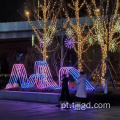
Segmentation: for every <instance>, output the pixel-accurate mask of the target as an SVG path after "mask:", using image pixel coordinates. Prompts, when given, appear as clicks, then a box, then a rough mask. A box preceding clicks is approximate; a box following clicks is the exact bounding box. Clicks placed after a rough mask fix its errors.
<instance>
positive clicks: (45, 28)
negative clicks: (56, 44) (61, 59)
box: [25, 0, 62, 61]
mask: <svg viewBox="0 0 120 120" xmlns="http://www.w3.org/2000/svg"><path fill="white" fill-rule="evenodd" d="M42 3H43V4H42ZM27 5H28V7H30V8H31V6H30V2H27ZM61 5H62V4H60V7H59V8H58V7H56V2H54V3H52V0H41V1H40V0H38V5H37V7H36V8H33V9H30V10H31V12H30V11H28V10H26V11H25V13H26V16H27V18H28V22H29V23H30V25H31V26H32V29H33V30H34V32H35V34H36V36H37V39H38V41H39V46H36V45H35V44H34V45H35V47H36V48H38V49H39V50H40V51H41V53H42V55H43V60H45V61H46V59H47V57H48V56H47V48H48V46H50V45H51V43H52V41H53V38H54V35H55V34H56V33H57V32H58V31H57V27H56V25H57V20H58V19H57V17H58V14H59V12H60V8H61ZM55 9H56V10H55ZM31 14H32V15H33V17H34V19H35V20H36V21H37V23H38V25H39V26H40V28H41V30H39V29H38V26H37V25H35V24H34V22H33V21H32V20H31V18H30V17H31V16H32V15H31Z"/></svg>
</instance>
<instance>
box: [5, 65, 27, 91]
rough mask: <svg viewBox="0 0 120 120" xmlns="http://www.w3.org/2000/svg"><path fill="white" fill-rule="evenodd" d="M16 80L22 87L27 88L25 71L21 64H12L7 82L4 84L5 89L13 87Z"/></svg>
mask: <svg viewBox="0 0 120 120" xmlns="http://www.w3.org/2000/svg"><path fill="white" fill-rule="evenodd" d="M18 80H19V81H20V85H21V87H22V88H29V84H28V83H29V82H28V78H27V73H26V70H25V67H24V65H23V64H14V65H13V68H12V72H11V76H10V79H9V83H8V84H7V85H6V88H5V89H9V88H15V84H17V82H18Z"/></svg>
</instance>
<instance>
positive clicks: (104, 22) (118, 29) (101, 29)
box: [87, 0, 120, 87]
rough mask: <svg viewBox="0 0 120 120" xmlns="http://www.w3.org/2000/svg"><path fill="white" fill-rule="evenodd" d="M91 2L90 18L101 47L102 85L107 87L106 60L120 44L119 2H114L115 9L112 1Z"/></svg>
mask: <svg viewBox="0 0 120 120" xmlns="http://www.w3.org/2000/svg"><path fill="white" fill-rule="evenodd" d="M98 2H99V6H98V4H97V2H96V0H91V3H90V4H89V5H87V9H88V13H89V16H90V18H91V20H92V24H93V26H94V32H93V35H94V38H95V39H96V40H95V41H97V42H98V43H99V45H100V47H101V51H102V65H101V74H102V76H101V84H102V85H103V87H104V86H105V74H106V69H107V66H106V62H105V61H106V60H107V58H108V57H107V52H108V51H111V52H116V51H117V48H118V44H119V43H120V34H119V33H120V16H119V0H114V1H112V2H113V4H114V7H113V8H112V6H111V5H110V2H111V1H110V0H105V1H102V0H101V1H98Z"/></svg>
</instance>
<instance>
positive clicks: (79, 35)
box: [65, 0, 92, 71]
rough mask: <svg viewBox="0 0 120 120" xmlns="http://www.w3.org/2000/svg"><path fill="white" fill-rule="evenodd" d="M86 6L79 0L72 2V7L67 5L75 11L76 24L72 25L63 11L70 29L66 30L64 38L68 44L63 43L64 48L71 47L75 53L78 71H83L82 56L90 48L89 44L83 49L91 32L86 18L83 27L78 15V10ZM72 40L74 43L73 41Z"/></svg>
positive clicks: (66, 13) (85, 3) (84, 2)
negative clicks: (65, 37)
mask: <svg viewBox="0 0 120 120" xmlns="http://www.w3.org/2000/svg"><path fill="white" fill-rule="evenodd" d="M86 5H87V2H86V1H85V0H84V1H83V2H82V3H80V0H75V1H72V5H71V4H68V7H69V8H71V9H73V10H74V11H75V22H76V23H73V21H72V20H71V19H70V16H69V14H68V12H67V10H65V15H66V18H67V20H68V21H69V24H70V26H71V28H67V29H66V36H67V37H68V38H67V39H66V41H67V42H68V44H67V42H65V46H66V47H68V48H72V47H73V48H74V50H75V52H76V53H77V55H78V69H79V71H81V70H83V66H82V62H83V60H82V55H83V53H84V52H85V51H86V50H87V49H88V48H89V46H90V44H87V45H88V47H87V48H85V44H86V43H87V41H88V38H89V36H90V34H91V31H92V28H89V25H88V19H87V18H86V21H85V23H84V25H82V24H81V22H80V15H79V13H80V10H81V9H82V8H83V7H84V6H86ZM85 30H86V31H85ZM86 32H87V33H86ZM74 39H75V40H76V41H74ZM75 43H76V45H75Z"/></svg>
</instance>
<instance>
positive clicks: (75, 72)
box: [59, 67, 95, 90]
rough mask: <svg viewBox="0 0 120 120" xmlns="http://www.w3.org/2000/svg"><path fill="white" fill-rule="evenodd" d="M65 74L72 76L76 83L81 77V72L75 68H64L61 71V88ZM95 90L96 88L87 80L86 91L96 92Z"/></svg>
mask: <svg viewBox="0 0 120 120" xmlns="http://www.w3.org/2000/svg"><path fill="white" fill-rule="evenodd" d="M63 74H67V75H69V74H71V75H72V76H73V78H74V79H75V80H76V81H78V78H79V77H80V74H79V71H78V70H77V69H75V68H74V67H62V68H61V69H60V70H59V87H60V86H61V77H62V75H63ZM94 89H95V88H94V87H93V86H92V85H91V84H90V82H89V81H88V80H87V79H86V90H94Z"/></svg>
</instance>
